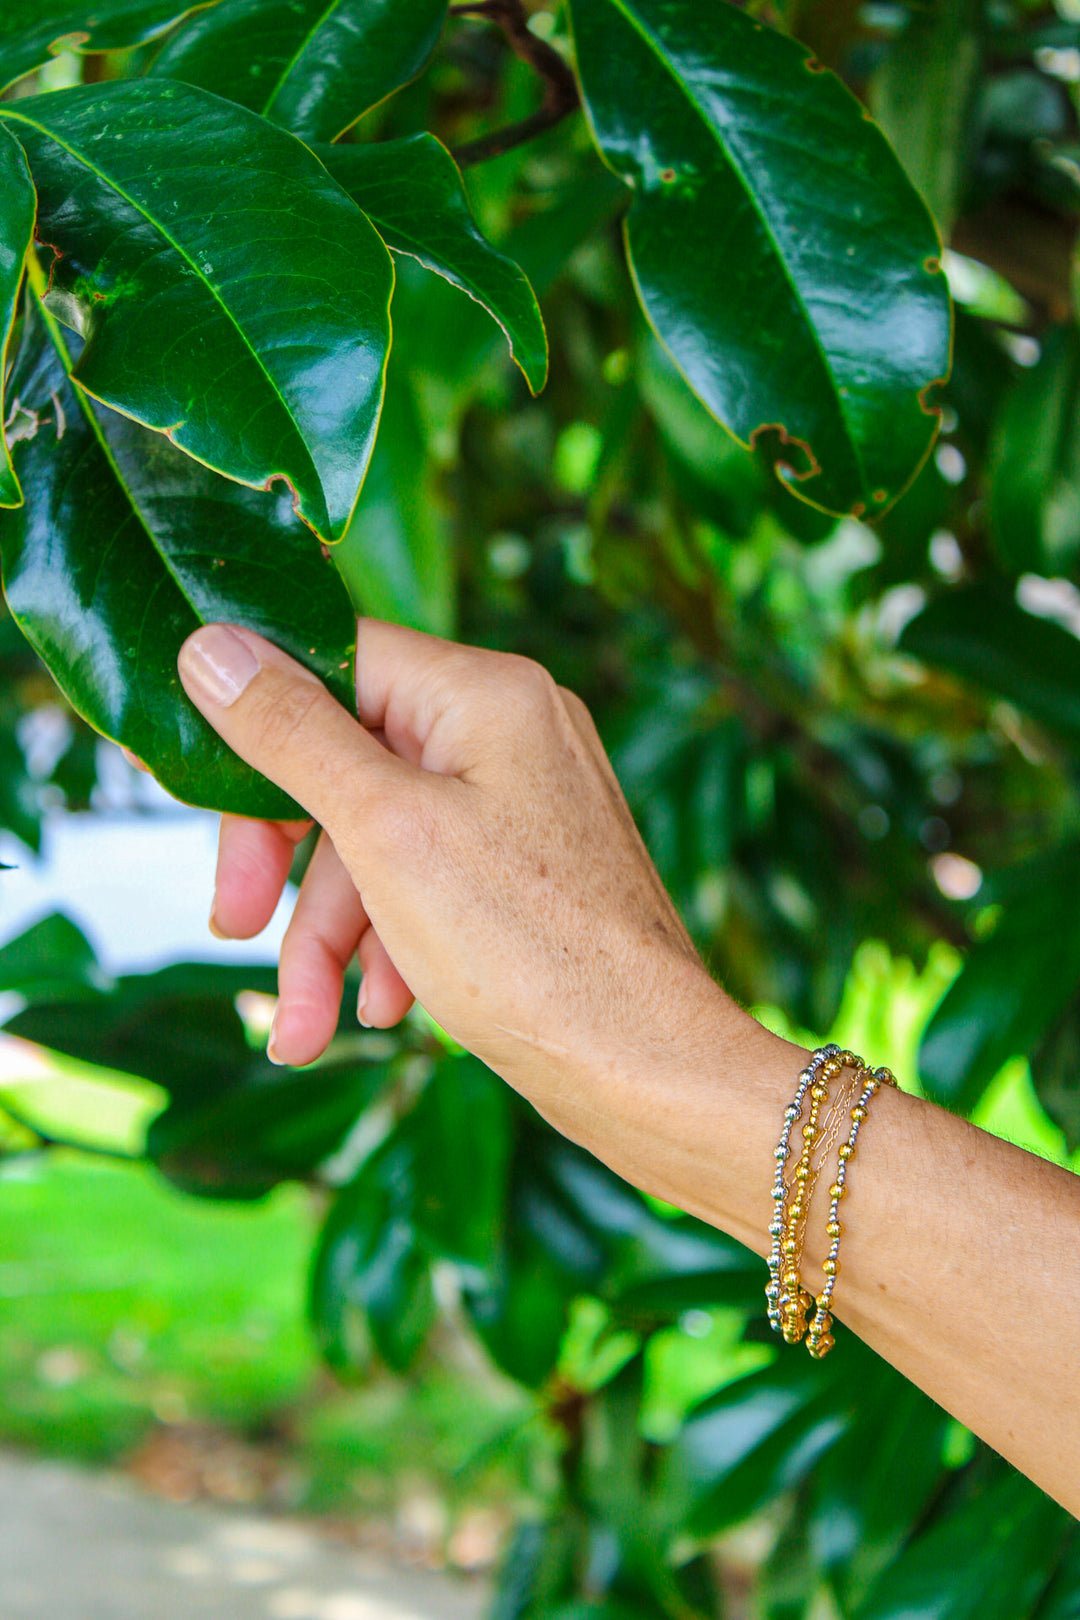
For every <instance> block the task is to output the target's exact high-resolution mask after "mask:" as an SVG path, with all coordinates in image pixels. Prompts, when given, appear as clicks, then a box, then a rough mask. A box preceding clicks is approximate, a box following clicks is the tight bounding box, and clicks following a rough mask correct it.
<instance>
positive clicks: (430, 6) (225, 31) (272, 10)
mask: <svg viewBox="0 0 1080 1620" xmlns="http://www.w3.org/2000/svg"><path fill="white" fill-rule="evenodd" d="M445 17H446V0H408V5H407V6H403V5H402V4H401V0H329V3H327V0H221V4H219V5H217V6H215V7H214V9H213V10H212V11H207V12H202V13H201V14H200V15H199V16H197V17H195V18H194V19H193V20H192V21H191V22H190V23H189V24H188V25H187V27H185V28H183V29H181V31H180V32H179V33H178V34H177V35H176V36H175V38H173V39H171V40H170V41H169V43H168V44H167V45H166V46H165V48H164V50H163V51H162V52H161V53H160V55H159V56H158V57H157V59H156V61H155V62H154V65H153V67H152V68H151V69H150V72H151V74H152V75H155V76H159V77H161V76H164V77H168V78H172V79H183V80H184V81H185V83H187V84H196V85H199V86H200V88H202V89H204V90H211V91H213V93H214V94H215V95H218V96H224V97H225V98H226V99H227V100H229V101H238V102H240V104H241V105H242V106H244V107H250V108H251V110H252V112H259V113H262V114H263V116H264V117H266V118H269V119H270V120H271V121H272V122H273V123H275V124H281V125H283V126H284V127H285V128H286V129H291V130H292V132H293V133H294V134H295V135H300V136H302V137H303V139H304V140H306V141H333V140H336V139H337V138H338V137H339V136H340V135H342V134H343V133H344V131H345V130H346V129H348V127H349V125H350V124H353V123H355V121H356V120H357V119H358V118H359V117H360V115H361V113H365V112H367V111H368V109H369V108H370V107H374V106H375V105H376V104H377V103H378V102H380V101H383V100H385V98H386V97H387V96H389V95H391V94H392V93H393V92H394V91H395V90H398V89H400V87H401V86H402V85H403V84H407V83H408V81H409V80H410V79H413V78H415V77H416V75H417V74H418V73H419V72H420V70H421V68H422V67H423V66H424V63H425V62H426V61H427V59H428V57H429V56H430V55H431V52H432V51H433V50H434V49H435V46H436V44H437V43H438V39H439V35H440V33H441V32H442V26H443V22H444V20H445Z"/></svg>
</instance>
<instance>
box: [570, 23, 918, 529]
mask: <svg viewBox="0 0 1080 1620" xmlns="http://www.w3.org/2000/svg"><path fill="white" fill-rule="evenodd" d="M570 14H571V17H572V20H573V25H574V36H575V40H576V44H577V57H578V69H579V72H580V75H581V81H582V89H583V91H584V95H585V101H586V108H587V111H588V115H589V118H590V121H591V124H592V128H593V132H594V135H595V137H596V140H597V142H598V144H599V146H600V149H601V151H602V152H603V154H604V156H605V158H606V159H607V161H608V163H609V164H610V165H611V167H612V168H613V169H614V170H615V171H616V173H618V174H619V175H621V176H622V178H623V179H624V180H625V181H626V183H627V184H628V185H629V186H630V187H631V188H632V190H633V192H634V201H633V205H632V207H631V210H630V213H629V216H628V218H627V222H626V234H627V249H628V253H629V257H630V263H631V268H632V271H633V274H634V277H635V280H636V283H637V287H638V292H639V296H640V298H641V302H642V305H643V307H644V309H645V312H646V314H647V315H648V317H649V320H650V321H651V322H652V324H653V327H654V328H655V330H656V332H657V335H658V336H659V337H660V339H661V341H662V342H663V343H664V345H665V347H666V348H667V349H669V351H670V352H671V354H672V356H673V357H674V359H675V361H676V363H677V364H678V366H679V367H680V369H681V370H682V372H683V373H684V375H685V376H686V378H687V380H688V382H689V383H690V385H691V386H692V387H693V389H694V390H695V392H696V393H697V394H698V395H699V396H700V398H701V399H702V400H704V402H705V403H706V405H708V406H709V408H710V410H712V411H713V412H714V413H715V414H716V416H718V417H719V419H720V420H721V421H722V422H723V423H724V425H725V426H726V427H727V428H728V429H729V430H730V431H731V432H732V433H733V434H734V435H735V436H736V438H738V439H739V440H741V441H742V442H743V443H746V444H752V443H755V442H756V441H758V440H759V439H760V438H761V437H762V436H763V435H766V434H768V435H770V436H771V439H772V441H773V443H774V446H775V444H776V442H777V441H779V450H778V454H779V456H780V459H781V461H783V460H784V459H785V457H791V459H792V460H793V461H794V462H795V463H796V465H795V466H794V468H793V476H794V479H795V480H797V481H796V482H794V483H793V488H795V490H796V491H797V492H798V493H799V494H801V495H802V496H803V497H804V498H805V499H807V500H809V501H810V502H811V503H812V504H814V505H818V506H821V507H823V508H825V509H826V510H829V511H833V512H853V513H855V514H857V515H862V514H864V513H865V514H867V515H870V516H874V515H876V514H878V513H880V512H882V511H884V510H885V508H886V507H888V506H889V505H890V504H891V503H892V502H893V501H894V500H896V498H897V497H898V496H899V495H900V494H901V493H902V491H903V490H904V488H905V487H906V486H907V484H908V483H910V481H911V479H912V478H913V477H914V474H915V472H916V471H917V469H918V467H919V466H920V464H921V463H922V461H923V459H924V457H925V456H926V454H927V452H928V451H929V449H930V446H931V444H932V442H933V439H934V435H935V432H936V430H937V414H936V412H935V411H934V410H933V409H932V407H931V406H930V405H929V404H928V402H927V399H926V390H927V389H928V388H929V386H930V385H931V384H932V383H935V382H937V381H940V380H941V379H942V378H944V376H945V375H946V373H947V371H948V368H949V346H950V311H949V299H948V291H947V288H946V285H945V278H944V275H943V274H942V272H941V264H940V253H941V244H940V242H939V240H938V237H937V234H936V232H935V230H934V226H933V222H932V221H931V219H930V217H929V215H928V213H927V210H926V207H925V204H924V203H923V202H922V201H921V199H920V198H919V196H918V194H917V193H916V192H915V190H914V189H913V187H912V186H911V183H910V181H909V180H908V179H907V177H906V176H905V175H904V173H903V170H902V169H901V167H900V165H899V163H898V161H897V159H896V157H895V155H894V154H893V152H892V150H891V148H890V147H889V145H888V143H887V142H886V140H885V138H884V136H883V135H882V134H881V132H880V131H879V130H878V129H877V128H876V126H875V125H874V124H873V123H872V122H871V121H870V120H869V119H868V118H867V117H866V115H865V114H864V113H863V110H862V108H861V107H860V105H859V103H858V102H857V101H856V100H855V98H854V97H853V96H852V95H851V94H850V93H849V92H848V91H847V90H845V89H844V87H843V86H842V85H841V84H840V83H839V81H838V80H836V79H835V78H833V76H832V75H831V74H829V73H826V72H821V71H816V65H815V64H813V63H812V62H810V61H809V59H808V56H807V52H806V50H805V47H803V46H801V45H798V44H797V43H796V42H795V41H793V40H791V39H787V38H785V37H784V36H782V35H780V34H777V33H774V32H772V31H771V30H769V29H767V28H766V27H765V26H764V25H763V24H761V23H759V22H756V21H755V20H754V19H753V17H751V16H749V15H748V14H747V13H746V12H745V11H742V10H739V9H738V8H737V7H736V6H734V5H731V4H728V3H727V0H723V3H720V0H714V3H712V4H710V5H708V6H703V5H701V4H700V3H698V0H571V6H570ZM826 200H827V201H826Z"/></svg>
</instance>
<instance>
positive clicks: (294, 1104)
mask: <svg viewBox="0 0 1080 1620" xmlns="http://www.w3.org/2000/svg"><path fill="white" fill-rule="evenodd" d="M386 1078H387V1071H386V1067H385V1065H382V1064H361V1063H358V1062H357V1061H356V1060H355V1059H350V1060H349V1061H347V1062H341V1061H337V1062H335V1061H327V1062H324V1063H321V1064H319V1065H317V1066H316V1067H314V1068H311V1069H304V1070H302V1071H301V1070H282V1069H280V1068H275V1066H274V1065H273V1064H272V1063H270V1062H269V1061H268V1059H266V1058H265V1057H262V1056H260V1057H258V1058H256V1057H255V1056H254V1054H251V1053H249V1054H248V1061H247V1063H246V1064H245V1065H244V1067H243V1069H242V1070H239V1071H238V1072H236V1073H234V1075H233V1077H232V1082H231V1084H230V1085H229V1086H228V1088H227V1089H226V1090H224V1091H223V1092H221V1093H220V1094H218V1095H216V1096H205V1095H204V1096H202V1097H198V1098H192V1097H185V1098H180V1099H178V1100H176V1101H174V1102H173V1103H172V1104H171V1105H170V1107H168V1108H167V1109H166V1110H165V1112H164V1113H162V1114H159V1115H158V1117H157V1118H156V1119H155V1120H154V1121H153V1123H152V1124H151V1126H150V1129H149V1131H148V1133H147V1138H146V1155H147V1157H148V1158H149V1159H151V1160H153V1162H154V1163H155V1164H156V1165H157V1167H158V1169H159V1170H160V1171H161V1172H162V1173H163V1174H164V1175H166V1176H168V1178H169V1180H170V1181H172V1182H175V1183H176V1185H177V1186H179V1187H182V1188H183V1189H184V1191H185V1192H190V1193H199V1194H201V1195H202V1196H203V1197H211V1198H257V1197H259V1196H260V1195H261V1194H262V1193H265V1192H268V1191H269V1190H270V1188H271V1187H275V1186H276V1185H277V1184H278V1183H279V1182H281V1181H286V1180H289V1179H296V1178H307V1177H310V1176H311V1175H312V1173H313V1172H314V1171H315V1170H316V1169H317V1167H318V1166H319V1165H320V1164H322V1162H323V1161H324V1160H325V1159H328V1158H329V1157H330V1156H331V1154H333V1153H334V1152H335V1151H336V1150H337V1149H338V1148H339V1147H340V1146H341V1144H342V1142H343V1141H344V1139H345V1137H346V1136H347V1135H348V1133H349V1131H350V1130H351V1129H352V1127H353V1126H354V1125H355V1123H356V1121H357V1118H358V1117H359V1115H360V1114H361V1113H362V1112H363V1110H364V1109H365V1108H366V1107H367V1105H368V1104H369V1103H370V1102H371V1100H372V1098H373V1096H374V1095H375V1094H376V1092H377V1091H378V1090H380V1089H381V1087H382V1086H383V1085H384V1084H385V1082H386Z"/></svg>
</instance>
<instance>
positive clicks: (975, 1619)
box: [857, 1470, 1074, 1620]
mask: <svg viewBox="0 0 1080 1620" xmlns="http://www.w3.org/2000/svg"><path fill="white" fill-rule="evenodd" d="M1073 1523H1074V1521H1073V1520H1072V1519H1071V1518H1070V1517H1069V1515H1068V1514H1067V1513H1066V1512H1065V1510H1064V1508H1060V1507H1058V1506H1057V1505H1056V1503H1054V1502H1051V1500H1050V1498H1049V1497H1047V1496H1044V1495H1043V1494H1042V1492H1041V1491H1040V1490H1038V1489H1037V1487H1036V1486H1034V1485H1032V1483H1031V1482H1030V1480H1027V1479H1024V1478H1022V1476H1021V1475H1019V1474H1016V1473H1013V1472H1012V1470H1009V1471H1008V1472H1005V1471H1003V1472H1002V1474H1001V1475H1000V1476H999V1477H998V1478H997V1479H996V1480H995V1481H994V1483H993V1484H991V1485H990V1486H989V1487H988V1488H987V1489H985V1490H983V1491H979V1492H977V1493H975V1494H973V1495H972V1496H970V1497H969V1498H968V1499H967V1500H966V1501H964V1502H963V1503H962V1504H961V1505H960V1506H959V1507H958V1508H957V1509H956V1510H955V1511H953V1512H951V1513H946V1514H944V1515H943V1516H942V1517H941V1518H939V1519H938V1520H937V1521H936V1523H935V1524H934V1525H933V1526H932V1528H931V1529H930V1530H928V1531H927V1532H926V1533H925V1534H924V1535H921V1536H918V1537H916V1539H915V1540H914V1541H912V1543H911V1544H910V1546H908V1547H907V1548H906V1549H905V1551H904V1552H903V1554H902V1555H901V1556H900V1557H899V1558H898V1559H897V1560H896V1561H895V1562H894V1563H892V1564H890V1565H889V1567H888V1568H887V1569H886V1570H885V1571H884V1572H883V1574H882V1575H881V1577H880V1579H879V1580H878V1581H877V1583H876V1584H875V1586H874V1587H873V1589H872V1590H871V1592H870V1594H869V1596H868V1597H867V1599H866V1601H865V1602H864V1603H862V1604H861V1605H860V1606H859V1608H858V1610H857V1620H1027V1617H1028V1616H1029V1615H1031V1614H1032V1612H1033V1609H1034V1605H1035V1603H1036V1601H1037V1599H1038V1598H1039V1597H1040V1595H1041V1594H1042V1592H1043V1591H1044V1590H1045V1589H1046V1587H1047V1585H1048V1584H1049V1581H1050V1578H1051V1576H1052V1575H1053V1573H1054V1570H1055V1568H1056V1566H1057V1563H1058V1560H1059V1558H1060V1557H1061V1555H1062V1552H1063V1550H1064V1547H1065V1544H1066V1540H1067V1537H1068V1535H1069V1532H1070V1527H1071V1526H1072V1525H1073Z"/></svg>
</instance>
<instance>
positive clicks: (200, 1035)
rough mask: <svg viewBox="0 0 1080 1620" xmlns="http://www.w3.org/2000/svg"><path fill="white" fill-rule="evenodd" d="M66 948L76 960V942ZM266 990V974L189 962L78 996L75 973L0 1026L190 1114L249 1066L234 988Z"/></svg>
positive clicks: (271, 982)
mask: <svg viewBox="0 0 1080 1620" xmlns="http://www.w3.org/2000/svg"><path fill="white" fill-rule="evenodd" d="M68 937H69V940H70V935H69V936H68ZM50 944H51V941H49V942H46V949H48V948H49V946H50ZM70 948H71V950H72V951H74V953H75V959H76V962H78V958H79V952H78V947H77V944H76V943H75V942H72V943H71V946H70ZM275 983H276V977H275V974H274V972H273V970H272V969H269V968H263V967H230V966H227V965H225V964H223V963H220V962H214V963H206V962H203V963H200V962H190V963H179V964H176V965H174V966H172V967H168V968H162V969H161V971H160V972H157V973H140V974H130V975H127V976H125V977H123V978H121V979H118V980H117V981H116V983H115V985H108V984H107V985H106V986H104V987H101V988H98V989H97V991H96V992H95V991H94V990H93V989H92V987H91V990H90V994H87V992H86V989H85V988H84V985H83V983H82V982H81V979H80V977H79V975H78V974H76V975H75V977H74V982H73V983H72V984H71V985H70V987H69V988H68V989H67V990H66V991H65V990H64V988H63V986H62V985H59V984H58V985H56V986H55V987H54V988H50V987H49V986H48V985H46V988H45V994H44V995H43V996H42V997H41V999H37V998H35V1001H34V1004H33V1005H31V1006H29V1007H27V1008H25V1009H24V1010H23V1011H22V1012H20V1013H17V1014H16V1016H15V1017H14V1018H12V1019H10V1020H9V1021H8V1023H7V1024H6V1025H5V1028H6V1030H7V1031H8V1033H9V1034H12V1035H21V1036H23V1037H24V1038H25V1039H26V1040H28V1041H37V1042H38V1044H39V1045H41V1046H48V1047H50V1048H51V1049H52V1050H53V1051H55V1052H62V1053H64V1054H65V1056H67V1057H74V1058H78V1059H79V1060H80V1062H83V1063H96V1064H99V1065H100V1066H101V1067H102V1068H106V1069H118V1070H120V1071H121V1072H122V1073H124V1074H135V1075H140V1076H142V1078H143V1079H146V1080H152V1081H154V1082H155V1084H157V1085H159V1086H163V1087H164V1088H165V1090H166V1091H168V1092H169V1093H170V1094H171V1095H172V1097H173V1098H174V1099H183V1100H184V1101H185V1102H186V1103H187V1104H188V1105H190V1106H192V1107H194V1106H196V1105H198V1104H201V1103H204V1102H207V1101H209V1100H212V1099H213V1098H215V1097H217V1096H218V1095H220V1094H221V1093H222V1092H223V1091H225V1090H227V1089H228V1088H229V1087H230V1086H231V1085H233V1084H235V1083H236V1082H237V1080H238V1079H239V1078H240V1077H241V1076H242V1075H243V1073H244V1071H245V1070H246V1069H247V1068H249V1067H250V1065H251V1063H252V1061H253V1053H252V1050H251V1047H250V1045H249V1044H248V1039H247V1034H246V1032H245V1029H244V1025H243V1021H242V1020H241V1018H240V1015H239V1013H238V1012H237V1011H236V1008H235V1006H234V1004H233V1003H234V998H235V997H236V996H237V995H239V993H240V992H241V991H242V990H260V991H263V992H264V993H271V992H272V991H273V990H274V988H275Z"/></svg>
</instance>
